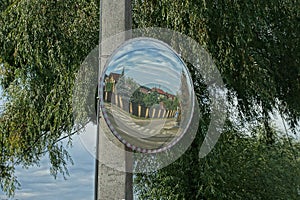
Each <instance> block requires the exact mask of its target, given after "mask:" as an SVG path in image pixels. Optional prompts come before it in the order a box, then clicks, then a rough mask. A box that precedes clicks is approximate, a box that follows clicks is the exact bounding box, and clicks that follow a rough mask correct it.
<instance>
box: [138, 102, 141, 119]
mask: <svg viewBox="0 0 300 200" xmlns="http://www.w3.org/2000/svg"><path fill="white" fill-rule="evenodd" d="M138 116H139V117H141V105H138Z"/></svg>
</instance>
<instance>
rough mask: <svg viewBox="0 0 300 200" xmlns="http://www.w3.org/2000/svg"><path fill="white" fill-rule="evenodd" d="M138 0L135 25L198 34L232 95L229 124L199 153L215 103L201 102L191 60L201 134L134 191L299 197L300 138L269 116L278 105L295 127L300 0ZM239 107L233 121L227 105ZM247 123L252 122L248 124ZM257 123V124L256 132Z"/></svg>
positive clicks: (299, 110)
mask: <svg viewBox="0 0 300 200" xmlns="http://www.w3.org/2000/svg"><path fill="white" fill-rule="evenodd" d="M133 2H134V6H133V9H134V15H133V19H134V25H135V27H139V28H141V27H149V26H158V27H165V28H170V29H174V30H176V31H179V32H181V33H184V34H186V35H188V36H190V37H191V38H193V39H194V40H196V41H197V42H198V43H199V44H201V45H202V46H203V47H204V48H205V49H206V50H207V51H208V52H209V53H210V54H211V56H212V58H213V60H214V62H215V64H216V66H217V68H218V69H219V71H220V72H221V75H222V77H223V80H224V83H225V85H226V88H227V89H228V93H227V98H228V100H229V106H228V107H229V109H228V121H227V128H226V129H227V130H226V129H225V130H224V135H223V136H222V137H221V138H220V140H219V142H218V144H217V146H216V148H215V149H214V150H213V151H212V153H211V154H209V155H208V156H207V157H206V158H203V159H199V157H198V152H199V146H200V145H201V143H202V141H203V137H204V135H205V134H206V131H207V126H208V124H209V119H210V118H209V114H210V111H209V106H210V105H209V102H208V101H203V99H207V98H208V95H207V90H206V85H205V84H203V81H202V78H201V75H199V74H198V73H195V72H196V71H195V69H194V68H193V66H190V65H189V68H190V72H191V75H192V78H193V81H194V86H196V87H194V88H195V92H196V95H197V97H198V101H199V105H200V109H201V112H202V116H203V117H202V119H200V122H199V123H200V124H199V130H198V134H197V137H196V139H195V140H194V142H193V144H192V145H191V147H190V148H189V150H188V151H187V152H186V153H185V154H184V155H183V156H182V157H181V158H180V159H178V160H177V161H176V162H174V163H173V164H171V165H170V166H168V167H166V168H164V169H162V170H159V171H158V172H154V173H153V174H148V175H140V176H138V178H137V179H136V184H137V187H136V192H137V193H138V194H139V195H140V197H141V198H142V199H254V198H255V199H269V198H270V199H277V198H278V199H280V198H289V199H296V198H299V197H298V192H297V188H299V185H300V182H299V175H300V172H299V155H298V147H297V146H299V142H298V141H295V140H294V139H292V138H290V136H289V135H288V134H287V135H286V133H284V135H285V137H284V138H282V135H283V134H282V133H279V132H278V130H275V129H274V127H273V126H272V123H271V116H272V113H274V112H275V111H278V112H279V113H280V115H281V116H282V117H283V119H285V120H286V121H288V123H289V127H290V129H289V130H287V131H289V132H290V133H294V134H296V133H297V128H296V127H297V125H298V123H299V117H300V104H299V101H298V99H299V97H300V96H299V95H300V65H299V64H300V63H299V62H300V60H299V58H300V37H299V34H300V23H299V19H300V13H299V12H300V9H299V6H300V5H299V2H298V1H293V0H275V1H274V0H267V1H256V0H250V1H229V0H224V1H202V0H179V1H170V0H149V1H143V0H135V1H133ZM236 107H237V112H238V113H239V116H238V118H234V120H233V118H232V116H231V115H232V114H234V113H230V112H229V111H230V110H232V109H235V108H236ZM257 126H258V127H259V128H257ZM249 127H250V128H251V127H253V129H252V130H251V129H250V130H248V131H244V130H245V129H246V128H249ZM254 127H255V128H254ZM257 129H259V131H255V130H257ZM245 132H246V133H245ZM287 163H288V164H287ZM286 164H287V165H286ZM255 169H257V171H256V170H255ZM275 172H276V173H275ZM247 181H249V182H247Z"/></svg>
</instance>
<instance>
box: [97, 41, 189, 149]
mask: <svg viewBox="0 0 300 200" xmlns="http://www.w3.org/2000/svg"><path fill="white" fill-rule="evenodd" d="M99 86H100V88H99V91H100V92H99V93H100V109H101V111H102V113H103V116H104V119H105V121H106V123H107V125H108V127H109V129H110V130H111V132H112V134H114V136H115V137H117V138H118V139H119V141H121V142H122V143H124V144H125V145H126V146H127V147H129V148H131V149H132V150H135V151H138V152H145V153H155V152H160V151H164V150H166V149H168V148H170V147H172V146H173V145H174V144H176V143H177V142H178V141H179V140H180V139H181V138H182V137H183V135H184V134H185V133H186V131H187V128H188V126H189V125H190V123H191V120H192V116H193V112H194V105H195V102H194V100H195V96H194V89H193V84H192V80H191V77H190V74H189V71H188V69H187V67H186V65H185V63H184V62H183V60H182V59H181V58H180V56H179V55H178V54H177V53H176V52H175V51H174V50H173V49H172V48H171V47H169V46H168V45H167V44H165V43H164V42H162V41H159V40H156V39H152V38H135V39H131V40H128V41H126V42H125V43H124V44H123V45H121V46H120V47H119V48H118V49H116V50H115V51H114V52H113V54H112V55H111V56H110V58H109V59H108V61H107V62H106V64H105V67H104V69H103V70H102V75H101V78H100V84H99Z"/></svg>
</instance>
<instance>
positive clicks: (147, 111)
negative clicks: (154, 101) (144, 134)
mask: <svg viewBox="0 0 300 200" xmlns="http://www.w3.org/2000/svg"><path fill="white" fill-rule="evenodd" d="M148 115H149V108H146V114H145V118H148Z"/></svg>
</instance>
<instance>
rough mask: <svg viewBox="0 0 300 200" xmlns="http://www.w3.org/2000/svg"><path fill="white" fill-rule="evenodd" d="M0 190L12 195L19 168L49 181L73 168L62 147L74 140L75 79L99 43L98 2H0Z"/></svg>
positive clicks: (42, 0) (21, 0)
mask: <svg viewBox="0 0 300 200" xmlns="http://www.w3.org/2000/svg"><path fill="white" fill-rule="evenodd" d="M0 8H1V10H0V11H1V13H0V47H1V49H0V63H1V64H0V65H1V87H2V93H3V101H4V102H5V103H4V108H3V110H2V112H1V114H0V132H1V135H0V155H1V156H0V186H1V189H2V190H3V191H4V192H6V193H7V194H8V195H12V194H13V192H14V190H15V188H16V186H18V184H17V183H18V182H17V179H16V177H15V175H14V170H15V167H16V166H17V165H20V166H23V167H29V166H32V165H38V164H39V161H40V159H41V158H42V157H43V156H44V155H46V153H47V155H48V156H49V160H50V162H51V168H50V171H51V174H53V175H54V176H56V175H57V173H62V174H63V175H66V174H68V170H67V168H66V165H67V163H68V162H70V163H72V159H71V158H70V156H69V154H68V152H67V151H66V148H65V146H64V145H63V144H62V143H61V141H62V140H63V139H66V140H68V141H69V144H71V136H72V135H73V134H75V133H76V130H75V129H74V117H73V113H72V93H73V87H74V80H75V74H76V72H77V71H78V69H79V66H80V64H81V62H82V61H83V60H84V58H85V57H86V56H87V55H88V53H89V52H90V51H91V50H92V49H93V48H95V46H96V45H97V43H98V30H99V29H98V27H99V23H98V21H99V20H98V16H99V15H98V14H99V13H98V12H99V1H93V0H91V1H86V0H78V1H72V0H66V1H47V0H32V1H27V0H15V1H1V6H0Z"/></svg>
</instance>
